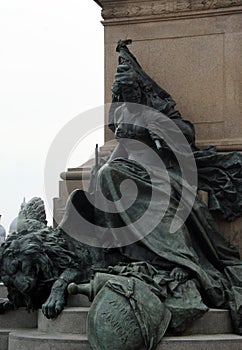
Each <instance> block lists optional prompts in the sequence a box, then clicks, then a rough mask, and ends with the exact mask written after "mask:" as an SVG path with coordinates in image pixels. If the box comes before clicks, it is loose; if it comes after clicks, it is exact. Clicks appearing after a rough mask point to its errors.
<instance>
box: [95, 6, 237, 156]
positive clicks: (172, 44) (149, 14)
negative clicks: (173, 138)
mask: <svg viewBox="0 0 242 350" xmlns="http://www.w3.org/2000/svg"><path fill="white" fill-rule="evenodd" d="M98 2H99V4H100V5H101V6H102V16H103V18H104V21H103V25H104V27H105V102H110V100H111V86H112V83H113V77H114V73H115V71H116V65H117V55H116V54H115V47H116V43H117V41H118V40H119V39H128V38H131V39H132V40H133V45H132V47H131V50H132V52H133V53H134V55H135V56H136V57H138V59H139V62H140V64H141V66H142V67H143V68H144V70H145V71H146V72H147V73H148V74H149V75H150V76H151V77H152V78H153V79H154V80H155V81H156V82H157V83H158V84H160V85H161V86H162V87H163V88H164V89H165V90H167V91H168V92H169V93H170V94H171V95H172V96H173V98H174V100H175V101H176V102H177V108H178V110H179V111H180V112H181V114H182V116H183V118H185V119H189V120H191V121H192V122H193V123H194V124H195V128H196V133H197V143H198V144H199V145H207V144H214V145H216V146H218V149H220V150H241V149H242V136H241V135H242V123H241V117H240V115H241V94H240V86H241V75H239V59H240V57H241V45H240V39H241V27H242V26H241V23H242V20H241V19H242V17H241V11H242V1H241V0H235V1H231V0H215V1H214V0H156V1H150V0H149V1H140V0H116V1H115V0H99V1H98ZM110 137H111V132H110V131H108V130H106V140H108V139H110Z"/></svg>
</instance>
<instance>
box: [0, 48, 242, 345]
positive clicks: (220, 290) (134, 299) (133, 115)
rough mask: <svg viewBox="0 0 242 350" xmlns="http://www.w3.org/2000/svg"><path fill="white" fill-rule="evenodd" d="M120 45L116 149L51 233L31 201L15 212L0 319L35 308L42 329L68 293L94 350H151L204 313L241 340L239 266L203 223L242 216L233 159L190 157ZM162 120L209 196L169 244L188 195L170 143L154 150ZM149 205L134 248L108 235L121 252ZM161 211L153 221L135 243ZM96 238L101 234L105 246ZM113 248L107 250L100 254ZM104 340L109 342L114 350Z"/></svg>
mask: <svg viewBox="0 0 242 350" xmlns="http://www.w3.org/2000/svg"><path fill="white" fill-rule="evenodd" d="M130 43H131V41H120V42H119V43H118V47H117V51H118V52H119V64H118V68H117V73H116V75H115V80H114V85H113V104H112V107H111V109H110V114H109V126H110V128H111V130H113V131H114V132H115V136H116V139H117V140H118V146H117V148H116V149H115V151H114V153H113V155H112V156H111V158H110V159H109V161H108V162H107V163H106V164H104V166H103V167H101V169H99V171H98V172H97V174H96V173H95V178H94V179H93V181H92V192H90V193H85V192H84V191H81V190H77V191H75V192H74V193H73V194H72V195H71V196H70V199H69V206H67V210H66V214H65V217H64V219H63V221H62V222H61V224H60V225H59V226H58V227H57V229H55V230H54V229H52V228H49V227H47V226H46V222H45V216H44V211H43V203H42V201H41V200H40V199H34V200H33V201H32V202H31V203H28V204H27V205H26V207H25V208H23V209H22V210H21V212H20V214H19V222H18V232H17V234H15V235H12V236H11V237H9V238H8V239H7V241H6V242H5V243H4V244H3V245H2V246H1V250H0V263H1V265H0V276H1V279H2V281H3V282H4V283H5V285H6V286H7V287H8V291H9V301H8V302H6V301H2V303H1V304H0V311H1V312H4V311H5V310H8V309H10V308H14V307H19V306H26V307H27V308H28V309H31V308H38V307H42V310H43V313H44V314H45V315H46V317H48V318H54V317H56V316H57V315H58V314H59V313H60V312H61V310H62V309H63V308H64V305H65V302H66V297H67V287H68V285H69V284H70V283H75V284H74V285H73V284H72V285H69V288H68V290H69V293H74V294H75V293H77V292H81V293H85V294H88V295H89V297H90V299H93V298H94V301H93V305H92V307H91V311H90V315H89V321H88V322H89V323H88V324H89V328H88V334H89V340H90V343H91V344H92V346H93V348H94V349H98V350H100V349H102V350H108V349H110V344H112V349H113V350H121V349H122V350H131V349H132V350H134V349H142V346H143V348H144V349H149V350H152V349H155V348H156V346H157V344H158V342H159V341H160V339H161V337H162V336H163V334H164V332H165V331H166V330H167V328H168V326H169V331H170V332H173V333H181V332H182V331H184V329H186V327H188V326H190V324H191V323H192V322H193V321H194V320H195V319H197V318H198V317H200V316H201V315H202V314H204V312H206V311H207V309H208V308H209V307H211V308H225V309H230V310H231V316H232V320H233V325H234V330H235V332H236V333H238V334H242V262H241V260H240V258H239V254H238V253H237V251H236V250H235V248H234V247H233V246H231V244H230V243H229V242H228V241H227V240H226V239H225V238H224V237H223V234H222V233H221V232H220V231H219V229H218V227H217V226H216V224H215V223H214V220H213V219H212V217H211V214H210V211H209V210H211V211H217V212H219V213H220V214H222V215H223V217H224V218H226V219H227V220H233V219H234V218H236V217H238V216H240V215H241V214H242V186H241V181H242V156H241V155H240V154H238V153H230V154H226V155H223V154H222V155H221V154H218V153H217V152H216V150H215V149H214V148H212V147H207V148H203V149H199V148H197V147H196V144H195V130H194V127H193V125H192V123H190V122H189V121H187V120H184V119H182V117H181V115H180V113H179V112H178V111H176V109H175V101H174V100H173V98H172V97H171V95H170V94H169V93H168V92H166V91H164V90H163V89H162V88H161V87H160V86H158V85H157V84H156V83H155V82H154V81H153V80H152V79H151V78H150V77H149V76H148V75H147V74H146V73H145V72H144V71H143V70H142V68H141V67H140V65H139V63H138V62H137V60H136V58H135V57H134V56H133V55H132V54H131V52H130V51H129V50H128V48H127V44H130ZM137 106H138V107H137ZM142 106H144V107H146V106H147V107H149V108H152V110H153V111H154V110H155V122H154V121H153V122H151V118H150V117H151V115H149V112H148V113H145V112H146V111H147V110H146V109H144V110H142V108H141V110H140V109H139V108H140V107H142ZM162 115H165V116H166V118H168V119H170V120H172V122H173V123H174V124H175V125H176V126H177V127H178V130H179V132H180V133H182V134H183V135H184V136H185V140H186V142H187V143H188V145H189V148H190V149H191V152H192V155H193V156H194V158H195V162H196V166H197V169H198V188H199V189H201V190H204V191H207V192H209V202H208V207H207V206H206V205H205V203H203V202H202V201H201V199H200V198H199V196H196V197H195V201H194V204H193V205H192V207H191V211H190V214H189V216H188V217H187V219H186V220H185V222H183V224H182V225H180V226H179V228H178V229H177V230H175V231H174V232H173V231H171V226H172V222H173V219H174V217H175V215H176V209H177V207H178V205H179V201H180V198H181V195H182V190H183V187H184V186H185V187H186V190H187V191H188V192H187V193H189V191H191V189H192V188H193V184H189V183H185V184H184V179H183V177H182V173H181V169H180V168H179V165H180V164H179V162H178V161H177V159H176V157H175V156H174V154H173V153H172V149H171V144H172V145H173V144H174V147H175V148H174V149H175V150H176V151H177V152H178V153H179V155H180V156H181V157H182V159H183V161H185V160H186V157H188V154H186V153H184V149H185V148H183V146H184V145H183V144H182V143H178V145H176V142H177V139H176V134H174V135H175V136H174V138H173V139H172V138H171V139H168V140H167V139H166V138H165V136H166V135H164V130H165V127H166V126H165V124H164V123H163V119H162ZM141 119H142V125H141V124H140V123H139V122H140V120H141ZM131 121H132V123H131ZM162 135H164V137H162ZM136 141H138V142H141V143H142V144H143V145H144V146H142V147H144V148H147V147H148V148H150V149H152V151H153V152H154V153H155V155H156V157H158V158H159V159H161V160H162V162H163V164H164V167H165V171H164V169H161V168H159V167H158V166H157V164H156V163H155V164H154V163H152V159H151V158H150V157H149V156H147V155H146V152H145V151H144V150H143V148H141V149H140V148H138V149H137V148H136V144H135V142H136ZM168 141H169V142H168ZM145 166H148V168H149V170H150V173H147V170H146V167H145ZM193 170H194V169H191V171H193ZM167 175H168V178H169V181H168V180H167V179H168V178H167ZM151 177H152V178H153V180H154V182H152V181H151ZM125 180H132V181H133V183H134V184H135V185H136V187H137V189H138V193H137V197H136V198H135V201H133V202H132V201H131V199H132V198H129V197H132V195H133V193H131V192H129V191H128V190H127V191H126V192H125V196H124V197H125V200H124V202H125V201H126V202H130V203H131V202H132V205H131V206H130V207H129V208H128V209H125V208H124V207H122V205H123V204H124V203H122V201H121V202H120V201H119V199H120V197H121V190H120V189H121V187H122V183H125ZM100 191H101V192H102V194H103V195H104V197H106V198H107V199H108V200H109V202H107V203H109V204H110V203H112V204H113V205H114V206H115V205H116V206H117V207H118V209H119V210H117V212H116V213H112V212H111V211H110V210H109V209H110V208H109V204H107V203H105V201H103V202H101V204H102V207H101V208H99V209H97V208H95V206H94V205H93V204H91V203H90V199H92V200H93V199H95V200H96V201H97V202H98V200H99V198H100ZM152 193H155V197H152ZM157 198H159V200H158V199H157ZM160 198H161V200H160ZM167 199H169V200H168V201H167ZM95 200H94V202H93V203H95ZM151 201H153V209H152V211H150V212H149V213H148V215H147V217H146V222H145V224H144V225H143V226H142V227H140V231H139V232H138V236H139V235H140V236H139V237H141V238H140V239H136V240H134V241H133V242H132V244H123V242H122V244H119V237H118V236H116V229H117V228H120V227H124V228H125V231H124V232H125V235H127V236H126V237H122V239H123V240H124V241H125V239H126V238H127V240H128V239H129V238H130V237H132V236H134V237H137V232H136V231H135V230H134V226H133V225H132V223H135V222H136V221H137V220H138V219H139V218H140V217H141V216H142V215H143V213H144V212H146V211H147V208H148V207H149V204H150V202H151ZM117 203H118V204H117ZM167 203H168V206H167V207H166V210H165V212H164V215H163V216H162V217H161V219H160V220H159V222H158V223H157V225H155V227H153V228H152V230H151V231H149V233H148V234H146V229H148V228H149V227H151V226H152V223H153V221H154V217H156V216H157V215H159V214H160V213H161V212H162V211H164V206H165V204H167ZM70 204H72V205H70ZM185 204H186V198H185ZM188 204H189V203H188ZM31 208H34V209H33V210H31ZM73 208H75V209H77V212H78V215H77V216H75V214H74V213H73ZM80 215H81V216H83V217H85V219H86V220H87V222H91V223H92V224H94V225H95V227H96V228H97V230H96V240H97V243H98V244H97V246H98V248H96V247H94V246H89V245H87V244H84V243H81V242H80V241H79V240H75V239H74V238H73V235H72V233H73V232H75V234H76V235H77V233H78V234H80V235H83V236H84V237H87V238H88V236H89V234H91V232H88V226H87V227H84V226H82V224H80V221H79V218H80ZM99 228H105V229H106V231H105V235H103V231H102V230H101V229H99ZM142 231H143V232H142ZM76 235H75V236H76ZM114 241H115V242H117V244H116V246H115V247H114V246H112V245H110V247H109V245H108V244H109V242H114ZM100 242H103V246H102V245H101V244H100ZM100 272H101V273H100ZM90 281H91V284H90V285H89V282H90ZM84 283H85V285H82V284H84ZM76 284H77V285H76ZM78 284H79V286H78ZM149 300H152V303H151V304H150V303H149ZM110 303H111V304H110ZM117 305H118V306H117ZM152 305H156V307H155V308H153V306H152ZM120 310H122V312H121V311H120ZM164 315H165V317H163V316H164ZM169 315H171V320H170V317H169ZM125 324H126V325H127V324H130V326H129V327H127V326H125ZM112 331H114V332H120V334H119V335H120V337H119V338H118V339H117V341H116V340H115V341H116V343H114V338H113V335H112V334H113V333H112ZM97 344H99V345H97ZM132 344H133V345H132ZM98 346H99V347H98ZM132 346H133V347H132Z"/></svg>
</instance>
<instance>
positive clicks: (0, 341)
mask: <svg viewBox="0 0 242 350" xmlns="http://www.w3.org/2000/svg"><path fill="white" fill-rule="evenodd" d="M9 333H10V330H9V329H0V349H1V350H8V336H9Z"/></svg>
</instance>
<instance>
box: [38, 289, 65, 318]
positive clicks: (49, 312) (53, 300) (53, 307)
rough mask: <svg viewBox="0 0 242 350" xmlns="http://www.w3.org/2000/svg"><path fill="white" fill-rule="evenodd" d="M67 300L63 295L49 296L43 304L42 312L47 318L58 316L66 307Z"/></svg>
mask: <svg viewBox="0 0 242 350" xmlns="http://www.w3.org/2000/svg"><path fill="white" fill-rule="evenodd" d="M64 306H65V300H64V298H63V297H62V296H61V297H55V296H51V295H50V296H49V298H48V299H47V301H46V302H45V303H44V304H43V305H42V312H43V314H44V315H45V317H47V318H49V319H50V318H56V317H57V316H58V315H59V314H60V313H61V311H62V310H63V309H64Z"/></svg>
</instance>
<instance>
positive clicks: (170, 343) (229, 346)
mask: <svg viewBox="0 0 242 350" xmlns="http://www.w3.org/2000/svg"><path fill="white" fill-rule="evenodd" d="M171 349H172V350H241V349H242V337H241V336H239V335H236V334H217V335H189V336H180V337H164V338H163V339H162V341H161V343H160V344H159V345H158V347H157V350H171Z"/></svg>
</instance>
